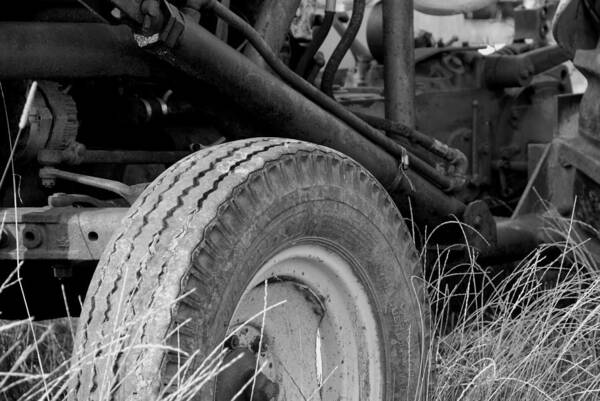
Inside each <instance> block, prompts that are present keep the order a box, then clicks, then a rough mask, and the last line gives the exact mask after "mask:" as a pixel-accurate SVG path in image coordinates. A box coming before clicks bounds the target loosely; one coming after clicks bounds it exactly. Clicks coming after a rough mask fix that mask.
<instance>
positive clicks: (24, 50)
mask: <svg viewBox="0 0 600 401" xmlns="http://www.w3.org/2000/svg"><path fill="white" fill-rule="evenodd" d="M0 54H2V57H0V79H31V78H37V79H61V78H69V79H72V78H84V77H115V76H137V77H151V76H153V77H160V76H163V75H164V74H162V73H161V69H159V68H157V67H156V63H155V62H154V60H152V59H151V58H150V57H149V56H148V55H147V54H145V53H144V52H143V51H141V50H140V49H139V48H138V47H137V46H136V44H135V41H134V40H133V36H132V33H131V30H130V29H129V28H128V27H126V26H124V25H119V26H111V25H108V24H94V23H45V22H0Z"/></svg>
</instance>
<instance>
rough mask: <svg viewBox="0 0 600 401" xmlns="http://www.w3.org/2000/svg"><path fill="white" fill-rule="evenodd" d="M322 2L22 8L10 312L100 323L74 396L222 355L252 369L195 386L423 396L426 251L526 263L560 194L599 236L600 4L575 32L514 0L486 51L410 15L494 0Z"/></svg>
mask: <svg viewBox="0 0 600 401" xmlns="http://www.w3.org/2000/svg"><path fill="white" fill-rule="evenodd" d="M324 3H325V7H324V12H323V13H321V15H319V16H317V17H314V18H304V19H302V18H300V19H302V20H303V21H309V22H308V23H309V25H310V26H309V28H310V29H309V30H310V32H311V35H310V36H309V37H308V38H307V37H299V36H298V35H295V34H294V30H293V29H291V28H290V27H293V26H294V25H295V24H298V16H297V10H298V7H299V5H300V0H250V1H241V0H221V1H217V0H172V1H166V0H25V1H20V2H14V4H12V5H11V6H8V5H3V6H2V8H3V13H2V17H1V18H0V19H1V21H0V47H1V51H0V83H1V89H2V93H1V95H2V99H3V104H2V108H3V111H4V113H2V116H3V117H2V118H3V120H4V124H3V134H2V135H1V137H2V141H4V143H5V144H4V145H3V146H2V147H1V152H2V160H3V161H4V162H5V163H3V164H2V166H0V167H2V169H3V174H2V178H1V192H0V196H1V201H2V205H1V206H2V208H3V209H2V213H1V215H2V226H1V227H2V232H1V237H0V261H1V266H2V267H1V270H0V272H1V274H2V278H0V282H5V283H8V284H7V285H5V286H3V287H2V291H1V292H0V310H1V315H0V318H2V319H20V318H25V317H34V318H36V319H48V318H55V317H61V316H79V323H78V330H77V338H76V340H75V349H74V356H73V366H74V367H77V369H75V371H76V374H74V377H73V378H72V380H70V383H69V394H70V397H71V399H76V400H92V399H104V398H107V399H108V398H110V399H117V400H146V399H155V398H156V397H159V396H160V395H161V394H168V393H169V392H170V391H171V389H172V388H173V386H175V385H176V384H177V383H179V382H180V381H181V380H185V379H186V378H189V377H190V376H191V375H193V373H194V372H197V371H198V369H201V368H203V367H206V366H207V365H206V364H207V363H208V364H210V363H212V362H210V361H209V362H207V359H206V358H210V357H211V356H212V357H214V358H217V359H220V360H224V361H225V363H227V362H233V361H237V362H238V363H237V364H233V366H232V367H231V368H230V369H226V370H224V371H223V372H221V373H220V374H218V375H217V379H216V380H215V382H214V383H213V384H210V385H204V386H198V387H197V388H196V387H193V386H192V388H194V389H195V390H194V391H196V392H197V393H196V394H195V395H194V397H195V398H194V399H202V400H209V399H211V400H212V399H214V400H223V401H225V400H230V399H232V398H233V397H235V396H236V394H238V393H239V394H240V397H241V398H242V399H243V398H244V397H246V399H256V400H270V399H277V400H295V399H304V400H306V399H308V398H309V397H310V398H319V399H321V400H330V399H336V400H337V399H348V400H358V399H362V400H366V399H369V400H377V401H381V400H395V399H405V398H406V399H413V397H414V396H417V395H418V394H420V393H421V392H422V390H423V387H424V386H425V385H424V384H423V383H424V382H425V381H426V378H427V376H428V372H427V368H426V366H427V364H426V361H425V360H424V358H425V357H424V356H423V355H425V352H424V350H426V349H427V347H428V343H429V330H428V316H429V313H430V307H429V305H428V304H427V300H426V294H425V285H426V283H424V281H423V278H422V277H423V269H428V268H429V267H428V266H427V264H425V265H423V263H422V260H421V258H420V257H419V255H420V254H423V252H427V251H428V250H429V249H434V248H439V247H445V246H451V245H455V244H456V243H457V242H465V243H466V245H465V247H463V248H460V247H458V248H457V250H456V251H455V252H454V253H453V258H454V259H456V260H459V259H461V258H462V257H464V255H465V251H464V249H466V248H468V249H472V250H474V255H475V257H476V258H477V261H478V263H480V264H482V265H489V266H500V265H502V266H506V265H507V264H510V263H511V262H515V261H518V260H520V259H521V258H523V257H524V256H526V255H527V254H529V253H530V252H531V251H532V250H534V249H536V247H538V246H539V245H540V244H542V243H545V242H551V241H552V240H553V238H552V234H551V232H550V231H549V230H547V229H546V228H547V219H546V217H547V215H548V213H549V211H550V210H552V212H553V213H558V214H559V215H562V216H575V217H577V220H579V221H581V223H577V224H574V225H573V230H575V231H576V232H577V233H579V234H580V235H581V236H583V237H585V238H586V239H587V241H586V245H585V246H587V247H589V249H590V250H591V251H592V252H596V251H597V249H598V248H597V247H598V240H599V238H598V236H597V234H595V231H594V227H595V228H597V227H598V226H599V222H598V216H600V213H599V207H600V206H599V205H600V203H599V201H598V199H600V186H599V182H600V164H599V160H600V157H599V155H600V147H599V146H598V138H597V136H598V130H597V127H596V125H597V121H598V115H600V113H599V112H598V110H597V108H598V101H597V90H596V89H597V87H598V86H597V82H598V80H597V77H598V74H597V71H598V61H597V60H598V51H597V49H596V44H597V39H598V35H597V31H596V29H597V27H598V26H599V25H598V24H596V22H597V21H595V20H594V18H593V16H597V15H598V13H597V11H596V10H594V4H595V2H587V1H586V2H579V1H576V2H574V3H577V4H584V6H582V7H579V8H575V11H573V10H571V9H568V10H567V11H569V12H570V14H569V15H570V16H569V17H568V18H567V17H565V16H564V15H565V14H561V15H563V17H561V18H559V19H558V21H559V24H557V25H556V33H557V35H556V37H557V39H558V40H559V43H560V44H561V45H555V44H554V45H553V44H549V43H548V40H547V33H548V29H549V21H550V19H551V17H552V14H553V13H554V8H555V7H553V6H552V7H551V6H544V7H541V8H538V9H514V10H513V9H511V12H512V13H514V14H513V18H514V20H515V35H514V37H515V41H514V43H512V44H508V45H507V46H505V47H504V48H502V49H500V50H497V51H494V52H491V53H486V54H483V52H481V51H480V50H481V49H480V48H478V47H476V46H470V45H469V44H464V45H463V46H456V45H452V44H450V43H435V42H433V41H431V40H430V38H428V37H427V36H426V35H425V36H418V37H417V36H414V35H413V7H417V8H418V9H420V10H422V11H425V12H428V13H432V14H441V15H443V14H452V13H456V12H467V11H473V10H475V9H478V8H481V7H484V6H487V5H490V4H491V3H494V2H493V1H487V0H481V1H475V0H471V1H469V0H453V1H447V2H445V1H437V2H436V1H431V0H414V2H413V1H412V0H402V1H397V0H383V1H381V2H380V3H378V4H376V5H374V6H373V7H372V8H371V7H370V8H369V10H370V12H369V13H366V12H365V8H366V5H365V3H366V1H365V0H354V1H353V2H352V10H353V11H352V14H351V16H350V17H349V18H346V20H344V19H343V16H340V14H339V13H337V12H336V10H337V9H336V1H335V0H327V1H326V2H324ZM582 10H583V11H582ZM586 10H587V11H586ZM590 10H591V11H590ZM582 13H583V14H582ZM590 18H591V19H590ZM367 20H368V21H367ZM563 20H564V21H567V22H564V23H562V25H561V23H560V22H561V21H563ZM568 21H577V23H576V24H575V26H573V24H572V23H568ZM581 21H583V22H581ZM364 23H366V24H367V39H368V40H367V41H368V49H367V47H366V46H365V45H364V44H362V43H360V42H357V41H356V35H357V32H358V30H359V28H360V27H361V25H363V24H364ZM332 29H336V30H337V31H338V32H339V33H340V35H341V39H340V40H339V43H337V45H336V47H335V49H334V50H333V53H332V54H331V56H330V57H328V58H325V57H323V55H322V53H320V52H319V49H320V47H321V46H322V44H323V41H325V38H326V37H327V35H328V33H329V31H330V30H332ZM594 35H595V36H594ZM590 38H591V39H590ZM577 49H584V50H583V51H578V52H577V53H576V52H575V51H576V50H577ZM349 51H351V52H352V54H353V55H354V57H355V59H356V61H357V63H356V64H357V70H358V73H357V74H356V75H357V77H358V78H357V79H356V82H357V83H358V84H357V85H344V84H340V63H341V61H342V58H343V57H344V55H345V54H346V53H348V52H349ZM572 59H574V60H575V64H576V66H577V67H578V68H579V69H581V71H583V72H584V74H585V75H586V76H587V78H588V81H589V86H588V89H587V92H586V93H585V94H584V95H583V96H581V95H580V94H574V93H573V90H572V87H571V81H570V72H569V69H568V68H567V67H566V66H565V62H566V61H567V60H572ZM342 81H343V80H342ZM576 199H577V202H575V200H576ZM465 227H468V228H469V229H465ZM461 249H462V250H461ZM223 339H227V340H226V341H225V342H223ZM215 355H216V357H215ZM259 363H260V372H256V370H257V368H258V367H259ZM210 366H212V365H210ZM182 367H183V369H182ZM254 373H257V374H258V377H257V379H256V381H255V382H254V383H253V384H252V386H251V388H245V387H244V385H245V383H247V381H248V378H249V377H251V376H252V375H253V374H254ZM211 383H212V382H211ZM251 392H254V393H253V394H254V395H252V394H251Z"/></svg>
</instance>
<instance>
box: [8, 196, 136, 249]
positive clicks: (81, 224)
mask: <svg viewBox="0 0 600 401" xmlns="http://www.w3.org/2000/svg"><path fill="white" fill-rule="evenodd" d="M15 210H16V212H15ZM126 212H127V208H101V209H100V208H74V207H66V208H51V207H46V208H28V207H22V208H17V209H0V218H3V219H4V226H3V232H2V236H1V240H0V260H16V259H17V256H18V257H19V259H20V260H72V261H95V260H98V259H99V258H100V255H101V254H102V251H103V250H104V248H105V247H106V244H107V243H108V241H109V239H110V237H111V235H112V233H113V232H114V230H115V229H116V228H117V227H119V226H120V225H121V224H122V222H123V218H124V217H125V214H126ZM15 213H16V216H15ZM15 223H16V224H15ZM17 239H18V242H19V248H17Z"/></svg>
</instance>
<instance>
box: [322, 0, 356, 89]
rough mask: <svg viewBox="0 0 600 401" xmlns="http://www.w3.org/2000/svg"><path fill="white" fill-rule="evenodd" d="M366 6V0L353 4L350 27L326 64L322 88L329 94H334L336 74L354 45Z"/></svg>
mask: <svg viewBox="0 0 600 401" xmlns="http://www.w3.org/2000/svg"><path fill="white" fill-rule="evenodd" d="M365 6H366V1H365V0H354V3H353V5H352V16H351V17H350V22H349V23H348V27H347V28H346V31H345V32H344V34H343V35H342V38H341V39H340V42H339V43H338V44H337V46H336V47H335V49H334V50H333V53H332V54H331V57H330V58H329V61H328V62H327V65H326V66H325V70H324V71H323V77H322V79H321V90H322V91H323V92H324V93H325V94H327V95H329V96H333V81H334V80H335V74H336V73H337V70H338V68H339V66H340V64H341V63H342V59H343V58H344V56H345V55H346V53H347V52H348V50H349V49H350V47H351V46H352V43H354V39H356V35H357V34H358V30H359V29H360V26H361V24H362V21H363V17H364V15H365Z"/></svg>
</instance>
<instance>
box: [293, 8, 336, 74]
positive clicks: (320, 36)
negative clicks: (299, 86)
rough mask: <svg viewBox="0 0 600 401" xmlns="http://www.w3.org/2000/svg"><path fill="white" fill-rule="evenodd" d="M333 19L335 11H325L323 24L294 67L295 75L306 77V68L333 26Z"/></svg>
mask: <svg viewBox="0 0 600 401" xmlns="http://www.w3.org/2000/svg"><path fill="white" fill-rule="evenodd" d="M334 18H335V11H327V10H326V11H325V17H324V19H323V23H322V24H321V26H320V27H319V28H318V29H317V30H316V32H315V34H314V37H313V39H312V41H311V42H310V45H309V46H308V48H307V49H306V50H305V51H304V54H303V55H302V57H301V58H300V61H299V62H298V65H297V66H296V73H297V74H298V75H300V76H301V77H306V75H307V73H308V67H309V66H310V64H311V63H312V62H313V58H314V57H315V54H317V51H319V48H320V47H321V45H322V44H323V42H324V41H325V39H326V38H327V35H328V34H329V31H330V30H331V26H332V25H333V20H334Z"/></svg>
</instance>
